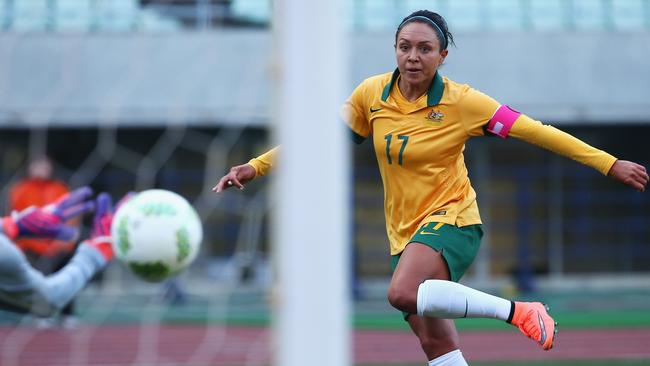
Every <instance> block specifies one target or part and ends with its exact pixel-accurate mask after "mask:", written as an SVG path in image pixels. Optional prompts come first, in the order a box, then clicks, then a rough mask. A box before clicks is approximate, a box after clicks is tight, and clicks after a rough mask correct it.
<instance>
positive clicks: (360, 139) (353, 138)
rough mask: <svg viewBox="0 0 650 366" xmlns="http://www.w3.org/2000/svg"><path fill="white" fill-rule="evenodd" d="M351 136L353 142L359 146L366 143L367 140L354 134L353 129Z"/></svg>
mask: <svg viewBox="0 0 650 366" xmlns="http://www.w3.org/2000/svg"><path fill="white" fill-rule="evenodd" d="M350 135H352V141H354V143H355V144H357V145H359V144H360V143H362V142H364V141H366V138H365V137H363V136H361V135H359V134H358V133H356V132H354V130H353V129H350Z"/></svg>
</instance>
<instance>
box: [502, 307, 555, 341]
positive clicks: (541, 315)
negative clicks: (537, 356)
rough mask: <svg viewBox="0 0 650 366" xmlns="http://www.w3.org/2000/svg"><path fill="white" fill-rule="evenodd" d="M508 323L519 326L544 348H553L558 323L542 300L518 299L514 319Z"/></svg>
mask: <svg viewBox="0 0 650 366" xmlns="http://www.w3.org/2000/svg"><path fill="white" fill-rule="evenodd" d="M508 323H510V324H512V325H514V326H516V327H517V328H519V330H520V331H521V332H522V333H524V334H525V335H526V336H527V337H528V338H530V339H532V340H534V341H536V342H537V343H539V344H540V345H541V346H542V348H543V349H544V350H549V349H551V348H553V343H554V342H555V336H556V335H557V323H556V322H555V321H554V320H553V318H551V316H550V315H548V307H547V306H546V305H544V304H542V303H541V302H518V301H516V302H515V303H514V312H513V314H512V319H510V320H509V321H508Z"/></svg>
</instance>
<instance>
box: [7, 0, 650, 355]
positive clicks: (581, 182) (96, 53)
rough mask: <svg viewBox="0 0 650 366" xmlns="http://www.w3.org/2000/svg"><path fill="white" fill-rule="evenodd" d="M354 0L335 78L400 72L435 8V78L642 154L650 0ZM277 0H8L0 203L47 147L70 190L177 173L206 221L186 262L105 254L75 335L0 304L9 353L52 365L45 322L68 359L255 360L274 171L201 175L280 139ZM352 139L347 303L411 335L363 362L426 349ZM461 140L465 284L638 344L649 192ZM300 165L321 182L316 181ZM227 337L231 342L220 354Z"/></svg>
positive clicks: (518, 147) (377, 184)
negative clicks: (466, 184) (129, 344)
mask: <svg viewBox="0 0 650 366" xmlns="http://www.w3.org/2000/svg"><path fill="white" fill-rule="evenodd" d="M345 4H346V11H345V13H344V14H342V16H343V17H344V19H345V22H346V24H347V30H348V39H349V51H348V52H349V56H350V57H349V70H350V74H349V77H348V79H347V80H348V89H347V92H351V91H352V89H353V88H354V87H355V86H356V85H357V84H358V83H359V82H360V81H362V80H363V79H365V78H366V77H369V76H371V75H374V74H378V73H383V72H389V71H392V70H393V69H394V68H395V61H394V55H393V52H394V50H393V47H392V46H393V42H394V32H395V29H396V27H397V25H398V24H399V22H400V21H401V19H402V18H403V17H405V16H406V15H408V14H409V13H411V12H412V11H414V10H419V9H429V10H433V11H436V12H438V13H440V14H442V15H443V16H444V17H445V18H446V19H447V21H448V23H449V26H450V30H451V32H452V33H453V34H454V38H455V40H456V47H452V48H451V49H450V52H449V57H448V58H447V60H446V65H445V66H444V67H443V69H442V70H441V73H442V74H443V75H445V76H448V77H449V78H451V79H452V80H455V81H457V82H461V83H467V84H470V85H471V86H473V87H474V88H477V89H479V90H481V91H483V92H484V93H486V94H488V95H490V96H492V97H493V98H495V99H496V100H498V101H500V102H501V103H504V104H506V103H507V104H508V105H510V106H512V107H514V108H516V109H517V110H520V111H522V112H524V113H526V114H528V115H530V116H532V117H533V118H535V119H539V120H541V121H544V122H545V123H550V124H553V125H555V126H556V127H558V128H560V129H562V130H565V131H567V132H569V133H571V134H573V135H575V136H576V137H579V138H581V139H583V140H584V141H586V142H588V143H590V144H592V145H594V146H597V147H599V148H601V149H603V150H605V151H608V152H610V153H611V154H613V155H615V156H616V157H618V158H621V159H625V160H632V161H636V162H638V163H641V164H644V165H646V166H648V163H649V162H650V150H649V148H648V144H647V139H648V138H649V137H650V72H648V67H647V65H648V61H647V60H648V58H649V57H650V0H454V1H452V0H437V1H436V0H428V1H424V0H410V1H398V0H348V1H347V2H346V3H345ZM272 6H273V4H272V2H271V1H267V0H139V1H138V0H0V159H1V162H2V164H0V181H1V182H2V184H1V185H0V187H2V191H0V203H1V204H2V207H4V212H5V214H6V213H8V212H9V210H10V203H9V197H10V188H11V187H12V186H13V185H15V184H16V183H17V182H18V181H19V180H21V179H22V178H24V177H25V176H26V175H27V174H28V166H29V163H30V161H32V160H33V159H36V158H38V157H40V156H43V155H46V156H48V157H49V158H50V160H51V162H52V166H53V176H54V177H55V178H57V179H59V180H61V181H63V182H65V183H66V184H67V185H68V186H69V187H73V188H74V187H79V186H82V185H91V186H92V187H93V188H94V190H95V191H108V192H110V193H112V194H113V195H114V196H115V197H118V196H121V195H123V194H124V193H126V192H127V191H129V190H144V189H148V188H154V187H155V188H164V189H169V190H172V191H175V192H178V193H180V194H182V195H183V196H185V197H186V198H188V200H190V202H191V203H193V205H194V207H195V208H196V210H197V211H198V212H199V215H200V216H201V218H202V220H203V224H204V242H203V246H202V249H201V254H200V256H199V258H198V259H197V260H196V262H195V263H194V265H193V266H192V267H191V268H189V270H188V271H186V272H185V273H183V274H182V275H181V276H180V277H179V278H176V279H174V280H171V281H168V282H166V283H163V284H156V285H152V284H148V283H145V282H142V281H140V280H137V279H135V278H134V277H133V276H132V275H131V274H130V273H129V272H128V270H127V269H126V268H125V267H123V266H121V265H120V264H119V263H113V264H112V265H111V266H110V267H109V268H108V269H107V270H106V271H105V273H104V274H103V275H102V276H101V278H98V279H97V281H95V282H94V283H93V284H91V286H89V287H88V288H87V289H86V290H84V291H83V292H82V293H81V294H80V296H79V297H78V299H77V302H76V309H75V317H76V319H77V320H78V321H77V322H76V324H75V325H74V326H75V327H77V326H78V327H80V329H83V332H86V333H84V334H86V337H81V338H80V337H78V336H76V337H73V336H69V337H68V338H65V337H66V336H65V334H67V333H65V331H64V330H60V329H61V327H58V326H56V325H54V329H55V330H50V332H55V333H47V334H45V335H43V334H42V333H39V332H38V331H35V330H34V328H33V326H34V324H33V319H29V318H25V317H22V316H17V315H14V314H10V313H4V312H0V323H1V324H2V327H1V328H0V329H2V331H1V332H0V334H1V335H0V337H2V338H1V339H2V340H3V341H2V342H1V343H0V344H2V346H0V347H1V348H0V349H2V351H1V353H2V361H1V362H0V364H2V365H9V364H21V365H23V364H39V362H44V359H43V358H42V357H44V356H43V352H44V351H43V350H40V353H39V351H38V350H37V349H39V347H36V346H34V347H32V346H30V344H31V343H30V342H36V343H35V344H38V342H39V340H40V339H41V338H40V337H54V336H55V335H56V334H59V336H61V334H63V336H61V337H63V338H65V339H66V340H65V341H61V342H64V343H63V346H62V349H63V350H59V351H57V352H54V351H52V352H54V353H51V354H49V356H48V357H49V358H48V359H49V360H53V359H54V360H58V361H57V362H59V363H60V364H99V363H101V362H106V363H112V364H144V363H159V364H178V363H184V364H224V365H225V364H228V365H240V364H241V365H243V364H247V365H248V364H266V363H268V352H267V351H265V349H266V348H265V347H266V346H264V345H265V344H266V343H267V341H268V334H267V331H266V328H265V326H266V325H267V324H268V321H269V315H268V314H269V310H268V309H269V304H270V303H271V302H272V301H273V299H272V297H273V296H272V291H271V290H272V286H271V284H272V280H273V271H272V265H271V260H270V258H269V245H270V243H269V227H268V221H269V220H268V219H269V217H268V212H269V209H270V207H272V205H273V204H274V199H273V197H270V196H269V194H268V192H269V183H270V180H269V178H262V179H258V180H256V181H254V182H252V183H251V184H250V185H249V186H248V187H247V189H246V190H245V191H243V192H240V191H236V192H235V191H227V192H226V193H224V194H220V195H216V194H214V193H212V192H211V190H210V189H211V187H212V186H213V185H214V184H215V183H216V182H217V180H218V179H219V178H220V177H221V176H222V175H223V174H224V173H225V172H227V170H228V168H229V167H230V166H232V165H237V164H241V163H244V162H246V161H248V159H250V158H251V157H253V156H256V155H258V154H260V153H262V152H264V151H266V149H268V148H269V147H270V146H271V145H270V144H271V142H270V138H269V136H270V134H271V124H270V114H271V113H270V112H271V108H272V107H273V105H272V103H271V100H272V98H271V97H272V95H271V91H272V85H271V80H272V78H271V74H270V70H271V66H272V52H273V44H274V39H273V37H272V34H271V27H272V24H271V12H272ZM305 16H318V15H317V14H306V15H305ZM315 44H316V45H317V44H318V40H315ZM315 72H317V70H315ZM314 113H317V111H316V110H315V112H314ZM305 123H306V124H308V123H309V121H305ZM332 123H337V121H332ZM305 137H306V138H318V136H308V135H307V134H306V136H305ZM352 151H353V164H354V169H353V172H354V180H353V190H354V195H353V197H351V198H350V207H351V209H353V210H354V211H353V212H354V221H353V222H351V223H350V233H351V235H352V242H353V243H354V245H353V247H351V248H350V253H351V257H352V258H353V260H352V261H351V263H350V266H351V268H352V269H353V273H354V278H353V279H351V281H352V288H353V298H354V300H355V307H354V308H355V314H354V319H353V321H354V324H355V327H356V328H357V329H358V331H359V332H361V334H365V333H363V332H370V330H373V331H379V332H382V331H383V332H388V333H389V334H391V335H392V336H394V337H398V336H401V335H407V340H406V341H405V342H407V343H405V344H406V345H404V346H401V347H398V348H399V349H398V350H395V352H394V353H391V354H398V353H399V352H404V349H407V350H411V349H412V350H413V351H412V352H410V353H408V354H407V355H403V356H402V358H398V359H397V360H395V362H394V363H390V358H386V356H382V357H380V358H379V360H376V359H373V358H372V357H371V356H367V357H366V358H364V357H363V356H360V354H362V353H363V352H366V353H369V354H371V355H377V354H381V353H377V352H376V351H377V349H382V347H379V346H377V343H372V342H370V343H369V344H370V346H368V347H370V350H368V349H365V348H363V347H361V348H363V349H360V348H359V346H355V358H356V359H357V364H366V365H368V364H386V365H388V364H404V362H407V363H408V362H412V364H418V362H420V361H418V360H420V359H421V358H422V356H421V355H420V354H419V353H418V352H419V351H418V349H417V341H416V340H415V337H413V338H412V339H411V338H408V337H409V336H408V333H407V328H408V327H407V325H406V324H405V323H404V322H403V321H402V320H401V316H400V314H399V313H398V312H396V311H394V310H392V309H390V306H389V305H388V303H387V301H386V300H385V292H386V289H387V286H388V281H389V278H390V262H389V256H388V241H387V238H386V234H385V226H384V217H383V201H382V198H383V195H382V186H381V181H380V177H379V174H378V171H377V167H376V161H375V157H374V155H373V152H372V147H371V146H370V144H369V143H364V144H362V145H360V146H358V147H355V148H353V149H352ZM465 156H466V159H467V165H468V168H469V172H470V178H471V179H472V182H473V185H474V187H475V189H476V190H477V192H478V200H479V205H480V207H481V213H482V217H483V221H484V229H485V231H486V236H485V238H484V240H483V244H482V248H481V252H480V254H479V257H478V258H477V260H476V261H475V263H474V265H473V266H472V268H471V271H470V273H469V274H468V275H466V277H465V278H464V280H463V281H462V282H464V283H466V284H468V285H470V286H473V287H477V288H480V289H482V290H485V291H489V292H492V293H495V294H499V295H502V296H507V297H512V298H518V299H526V298H536V299H540V298H541V299H543V300H545V301H546V302H547V303H549V304H550V305H551V307H552V309H554V310H555V313H556V314H557V316H558V319H559V321H560V324H562V325H564V326H566V327H567V329H568V330H571V329H574V330H575V332H578V333H576V334H580V336H579V337H577V338H576V339H578V340H580V339H584V340H585V341H584V342H585V344H591V345H592V347H594V346H593V344H594V343H593V342H592V341H587V340H586V339H587V338H585V337H587V334H589V335H591V334H593V333H594V332H595V331H588V332H585V333H584V334H582V333H579V332H581V331H585V329H588V330H593V329H597V330H605V331H606V330H615V331H620V332H621V334H626V335H628V336H629V335H630V334H633V337H632V338H634V341H635V342H641V344H645V345H646V346H647V345H648V344H650V315H649V314H650V195H648V194H647V193H639V192H635V191H633V190H631V189H628V188H626V187H624V186H622V185H620V184H618V183H615V182H613V181H612V180H609V179H606V178H605V177H603V176H602V175H600V174H599V173H598V172H596V171H594V170H592V169H590V168H586V167H584V166H581V165H579V164H577V163H575V162H572V161H569V160H567V159H565V158H562V157H559V156H555V155H553V154H551V153H548V152H546V151H543V150H541V149H539V148H537V147H534V146H530V145H527V144H524V143H522V142H519V141H516V140H511V139H508V140H501V139H497V138H487V137H486V138H475V139H473V140H470V142H469V143H468V145H467V153H466V155H465ZM314 159H316V160H317V159H318V157H317V156H314ZM306 183H307V184H311V185H313V187H314V190H315V191H316V192H318V191H319V190H324V189H326V188H325V187H319V186H318V184H317V182H306ZM457 323H458V326H459V328H460V329H461V342H463V339H464V338H463V334H465V333H464V332H467V334H468V336H467V339H468V342H469V343H471V342H472V340H473V339H474V338H472V337H475V336H476V337H478V338H476V339H477V343H481V340H482V339H484V338H481V337H488V336H489V335H488V334H490V332H493V333H494V334H501V333H500V332H504V331H506V330H505V329H506V327H505V326H502V325H501V324H493V323H497V322H490V321H485V322H484V321H481V320H479V321H464V320H463V321H458V322H457ZM170 325H176V326H179V327H183V326H187V327H189V328H188V329H194V331H196V330H197V329H198V330H199V332H200V335H199V336H196V335H195V336H196V337H197V338H196V340H192V341H191V342H188V343H190V344H191V345H192V346H188V347H185V348H184V349H183V350H178V352H177V353H173V352H172V353H170V354H164V355H163V353H164V352H162V351H161V350H160V348H159V345H160V344H162V343H164V341H165V339H166V338H165V337H168V335H165V332H163V331H161V329H162V327H165V326H170ZM129 326H130V327H133V328H128V327H129ZM152 326H153V327H154V328H151V327H152ZM123 327H127V328H123ZM192 327H194V328H192ZM48 328H51V327H50V326H48ZM57 329H59V330H57ZM106 329H108V330H111V329H112V331H113V332H114V333H115V334H113V333H111V334H110V335H106V337H108V339H109V340H113V341H114V342H117V341H116V340H118V339H126V338H128V336H126V334H136V335H135V336H134V337H135V338H134V339H135V340H134V341H133V342H134V344H135V346H134V347H133V349H132V350H131V351H126V350H125V351H124V352H123V353H124V356H123V358H110V355H105V357H107V358H103V359H101V360H100V361H101V362H100V361H97V359H96V357H97V356H96V355H97V352H100V353H101V351H99V350H98V347H97V346H95V343H93V342H95V341H96V340H97V339H103V338H102V337H103V334H104V333H103V332H105V331H106ZM128 329H132V330H133V332H135V333H132V332H131V333H129V332H127V330H128ZM183 329H185V328H183ZM122 331H124V332H125V333H124V334H122V333H120V332H122ZM176 331H178V329H176ZM56 332H63V333H61V334H60V333H56ZM88 332H91V333H88ZM92 332H95V333H92ZM247 332H250V334H249V333H247ZM635 332H638V333H635ZM48 334H49V335H48ZM88 334H91V335H92V334H96V336H95V337H94V338H93V337H92V336H91V337H87V336H88ZM166 334H170V333H166ZM508 334H510V332H509V333H508ZM513 334H514V333H513ZM605 334H607V333H605ZM120 335H121V336H120ZM366 336H372V334H370V335H366ZM111 337H112V338H111ZM125 337H126V338H125ZM179 337H181V338H182V337H183V336H182V335H179ZM188 337H189V336H188ZM569 338H570V337H569ZM88 339H95V341H89V340H88ZM366 339H368V338H367V337H366V338H363V337H362V338H359V339H357V344H358V345H364V344H366V343H364V342H368V341H366ZM394 339H397V338H394ZM561 339H562V336H560V341H561ZM611 339H612V338H611V337H610V342H611ZM65 342H67V343H65ZM84 342H85V343H84ZM229 342H233V343H232V344H231V343H229ZM577 342H578V344H579V343H580V342H579V341H577ZM621 342H623V343H625V342H628V344H629V339H626V340H625V342H624V341H621ZM393 343H394V345H396V344H397V341H394V342H393ZM215 344H216V345H219V346H214V345H215ZM17 345H18V346H17ZM197 345H198V346H197ZM210 345H212V346H210ZM244 345H247V346H244ZM372 345H375V347H377V349H375V348H373V346H372ZM125 347H126V346H125ZM179 347H180V346H179ZM408 347H411V348H408ZM575 347H577V346H575ZM595 348H598V347H595ZM614 348H616V350H617V351H621V348H620V347H618V348H617V347H614ZM645 348H647V347H645ZM383 349H384V350H386V348H385V347H384V348H383ZM574 349H577V348H574ZM234 350H239V352H240V353H241V354H242V355H243V356H241V355H240V358H241V359H239V358H233V359H230V358H228V357H230V356H232V357H234V356H233V354H234V353H236V352H235V351H234ZM388 350H390V348H388ZM129 352H131V353H129ZM386 352H388V351H386ZM468 352H469V356H468V359H469V360H470V361H474V360H475V361H476V362H477V363H476V364H481V365H483V364H485V365H487V364H490V365H492V364H491V363H490V362H500V363H499V364H504V363H503V362H506V363H505V364H508V365H509V364H516V362H524V361H522V360H525V362H526V364H531V363H530V362H531V360H538V362H540V364H558V363H557V362H566V363H561V364H581V365H596V364H600V363H598V362H608V363H606V364H608V365H611V364H618V363H614V361H613V360H619V361H616V362H622V363H620V364H625V365H631V364H633V365H637V364H638V365H642V364H648V363H650V353H647V351H646V353H639V352H636V351H633V350H629V351H626V352H623V351H621V352H622V353H621V354H619V353H616V352H614V351H612V352H613V353H610V354H605V355H598V354H594V353H584V352H583V353H584V354H582V353H580V352H578V353H577V354H563V353H561V351H558V353H559V354H560V355H559V356H557V355H556V356H552V357H553V359H554V360H553V361H552V362H553V363H546V362H551V361H543V360H540V359H541V357H542V356H546V355H541V354H540V353H538V352H535V351H530V352H523V354H522V355H512V356H508V355H503V354H502V355H500V356H499V355H492V354H491V353H489V352H488V350H482V351H481V350H480V349H477V350H476V351H473V349H472V348H471V347H470V350H469V351H468ZM635 352H636V353H635ZM493 353H494V352H493ZM574 353H576V352H574ZM491 355H492V356H491ZM113 356H114V357H116V356H115V355H113ZM39 357H41V358H39ZM409 357H410V358H409ZM558 359H559V360H560V361H557V360H558ZM602 360H606V361H602ZM620 360H625V361H620ZM190 361H191V362H190ZM423 361H424V360H422V362H423ZM422 362H420V364H422ZM481 362H483V363H481ZM507 362H510V363H507ZM57 364H58V363H57ZM409 364H410V363H409ZM473 364H474V363H473ZM602 364H605V363H602Z"/></svg>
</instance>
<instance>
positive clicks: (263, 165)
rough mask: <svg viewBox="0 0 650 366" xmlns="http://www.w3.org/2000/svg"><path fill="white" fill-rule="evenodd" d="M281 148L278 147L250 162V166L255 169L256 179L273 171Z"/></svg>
mask: <svg viewBox="0 0 650 366" xmlns="http://www.w3.org/2000/svg"><path fill="white" fill-rule="evenodd" d="M279 148H280V147H279V146H276V147H274V148H272V149H271V150H269V151H267V152H265V153H264V154H262V155H260V156H258V157H256V158H253V159H251V160H249V161H248V164H250V165H251V166H252V167H253V168H255V176H256V177H261V176H264V175H266V174H267V173H268V172H269V171H271V169H272V168H273V165H274V164H275V161H276V159H277V155H278V150H279Z"/></svg>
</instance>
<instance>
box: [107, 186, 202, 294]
mask: <svg viewBox="0 0 650 366" xmlns="http://www.w3.org/2000/svg"><path fill="white" fill-rule="evenodd" d="M111 236H112V237H113V251H114V252H115V256H116V257H117V258H118V259H119V260H121V261H122V262H124V263H125V264H126V265H127V266H128V267H129V268H130V269H131V271H132V272H133V273H134V274H136V275H137V276H138V277H140V278H142V279H144V280H146V281H150V282H159V281H162V280H164V279H166V278H168V277H170V276H173V275H175V274H177V273H179V272H180V271H182V270H183V269H184V268H185V267H187V266H188V265H189V264H190V263H192V261H193V260H194V258H196V255H197V254H198V252H199V247H200V245H201V240H202V239H203V229H202V226H201V220H200V219H199V216H198V215H197V214H196V211H195V210H194V208H193V207H192V206H191V205H190V204H189V203H188V202H187V200H185V198H183V197H181V196H179V195H178V194H176V193H174V192H170V191H166V190H163V189H151V190H146V191H142V192H140V193H138V194H137V195H136V196H135V197H133V198H132V199H130V200H129V201H127V202H126V203H125V204H124V205H122V207H120V208H119V209H118V210H117V212H116V213H115V217H114V218H113V224H112V226H111Z"/></svg>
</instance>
